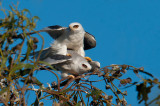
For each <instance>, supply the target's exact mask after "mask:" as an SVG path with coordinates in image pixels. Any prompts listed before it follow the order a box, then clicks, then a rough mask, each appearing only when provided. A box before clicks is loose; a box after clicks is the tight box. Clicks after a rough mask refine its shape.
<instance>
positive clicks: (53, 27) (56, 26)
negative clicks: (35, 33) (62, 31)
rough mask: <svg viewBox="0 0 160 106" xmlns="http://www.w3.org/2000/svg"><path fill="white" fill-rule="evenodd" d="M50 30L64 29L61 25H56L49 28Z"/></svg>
mask: <svg viewBox="0 0 160 106" xmlns="http://www.w3.org/2000/svg"><path fill="white" fill-rule="evenodd" d="M48 28H51V29H59V28H62V27H61V26H59V25H54V26H48Z"/></svg>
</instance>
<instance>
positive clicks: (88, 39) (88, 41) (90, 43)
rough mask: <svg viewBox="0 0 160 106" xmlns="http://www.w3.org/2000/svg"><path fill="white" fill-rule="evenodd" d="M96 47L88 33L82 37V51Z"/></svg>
mask: <svg viewBox="0 0 160 106" xmlns="http://www.w3.org/2000/svg"><path fill="white" fill-rule="evenodd" d="M94 47H96V40H95V37H94V36H93V35H91V34H89V33H88V32H86V33H85V35H84V50H88V49H92V48H94Z"/></svg>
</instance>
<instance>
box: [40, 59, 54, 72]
mask: <svg viewBox="0 0 160 106" xmlns="http://www.w3.org/2000/svg"><path fill="white" fill-rule="evenodd" d="M38 63H40V64H44V65H46V66H49V67H50V68H51V69H52V70H55V71H56V69H55V68H53V67H52V65H51V64H49V63H47V62H45V61H38Z"/></svg>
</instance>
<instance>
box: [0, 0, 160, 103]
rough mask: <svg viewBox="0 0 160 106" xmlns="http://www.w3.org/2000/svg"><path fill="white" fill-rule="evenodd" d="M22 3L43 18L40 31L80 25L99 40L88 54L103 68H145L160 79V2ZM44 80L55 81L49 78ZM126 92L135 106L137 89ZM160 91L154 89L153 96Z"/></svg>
mask: <svg viewBox="0 0 160 106" xmlns="http://www.w3.org/2000/svg"><path fill="white" fill-rule="evenodd" d="M16 2H17V0H15V1H14V3H16ZM19 3H20V4H19V8H20V9H24V8H27V9H29V10H30V12H31V14H32V15H33V16H35V15H36V16H39V17H40V21H39V22H38V23H37V28H36V29H37V30H39V29H41V28H44V27H46V26H50V25H61V26H68V25H69V23H71V22H80V23H81V24H82V25H83V27H84V29H85V30H86V31H87V32H89V33H91V34H93V35H94V36H95V37H96V40H97V47H96V48H94V49H91V50H88V51H86V55H87V56H89V57H91V58H92V59H93V60H97V61H100V62H101V67H104V66H107V65H110V64H129V65H133V66H136V67H142V66H143V67H144V68H145V70H146V71H148V72H150V73H152V74H153V75H154V76H156V77H158V78H159V75H160V71H159V70H158V69H159V66H160V65H159V64H160V45H159V44H160V43H159V42H160V6H159V4H160V1H159V0H94V1H93V0H65V1H64V0H21V1H20V2H19ZM2 4H3V7H5V8H8V5H9V4H11V0H2ZM0 14H1V13H0ZM44 37H45V40H46V42H45V47H49V45H50V43H51V42H52V39H51V38H50V37H49V36H48V35H47V34H45V33H44ZM132 76H133V74H132ZM43 78H44V79H45V78H48V80H52V79H51V76H50V77H49V75H48V76H46V77H45V76H44V77H43ZM43 78H42V79H41V80H43ZM127 90H128V97H127V100H128V103H129V104H132V105H133V106H136V105H137V98H136V95H137V94H136V92H135V87H132V88H129V89H127ZM133 92H134V93H133ZM157 92H158V91H157V90H156V89H155V90H154V92H153V94H152V95H151V96H153V97H154V94H156V93H157ZM137 106H138V105H137ZM139 106H143V104H140V105H139Z"/></svg>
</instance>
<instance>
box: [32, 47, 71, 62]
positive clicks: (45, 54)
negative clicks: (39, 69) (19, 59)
mask: <svg viewBox="0 0 160 106" xmlns="http://www.w3.org/2000/svg"><path fill="white" fill-rule="evenodd" d="M51 50H52V49H51V48H50V47H49V48H46V49H43V50H42V52H41V54H40V58H39V60H40V61H44V62H47V63H49V64H51V65H53V64H58V63H63V62H66V61H70V60H71V57H70V56H66V55H60V54H53V53H51ZM39 53H40V51H37V52H35V53H31V54H30V55H31V56H35V58H38V55H39Z"/></svg>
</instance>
